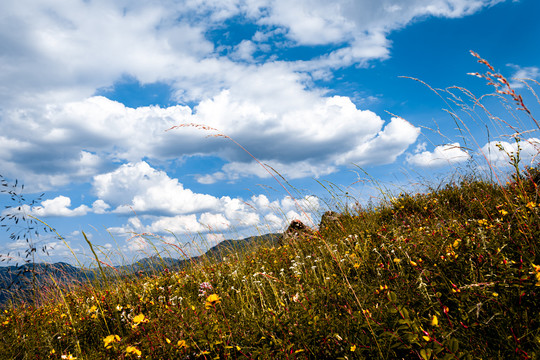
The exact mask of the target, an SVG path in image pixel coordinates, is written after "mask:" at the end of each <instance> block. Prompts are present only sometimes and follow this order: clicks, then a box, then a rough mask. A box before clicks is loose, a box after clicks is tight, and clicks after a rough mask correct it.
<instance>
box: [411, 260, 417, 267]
mask: <svg viewBox="0 0 540 360" xmlns="http://www.w3.org/2000/svg"><path fill="white" fill-rule="evenodd" d="M410 262H411V265H412V266H418V264H417V263H415V262H414V261H412V260H411V261H410Z"/></svg>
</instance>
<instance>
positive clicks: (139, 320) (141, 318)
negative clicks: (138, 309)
mask: <svg viewBox="0 0 540 360" xmlns="http://www.w3.org/2000/svg"><path fill="white" fill-rule="evenodd" d="M133 322H134V323H135V324H138V323H142V322H143V323H146V322H148V319H147V318H146V317H145V316H144V314H139V315H137V316H135V317H134V318H133Z"/></svg>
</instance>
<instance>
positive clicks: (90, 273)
mask: <svg viewBox="0 0 540 360" xmlns="http://www.w3.org/2000/svg"><path fill="white" fill-rule="evenodd" d="M280 236H281V234H280V233H273V234H265V235H258V236H250V237H247V238H244V239H241V240H224V241H222V242H220V243H218V244H217V245H215V246H213V247H212V248H210V249H208V251H206V253H204V254H203V255H200V256H195V257H192V258H190V259H174V258H170V257H160V256H157V255H155V256H151V257H147V258H143V259H141V260H138V261H137V262H135V263H133V264H130V265H122V266H116V267H115V268H109V267H102V270H103V272H104V273H105V274H106V276H109V275H111V276H116V275H118V274H120V276H130V274H135V273H137V274H140V275H150V274H155V273H159V272H161V271H163V270H164V269H170V270H171V271H175V270H180V269H182V268H185V267H186V266H187V265H188V264H189V263H193V262H197V261H201V260H203V259H205V258H207V259H212V260H217V261H221V260H223V258H224V257H225V256H227V255H228V254H231V253H242V252H244V251H246V250H249V249H251V248H253V247H254V246H261V245H267V246H275V245H276V244H277V243H278V239H279V237H280ZM100 271H101V270H100V269H99V268H94V269H81V268H78V267H75V266H72V265H70V264H67V263H64V262H58V263H54V264H44V263H38V264H24V265H21V266H5V267H0V306H1V305H3V304H5V303H6V302H7V301H9V300H10V299H11V298H12V296H15V298H17V299H24V300H31V299H32V297H33V289H34V288H38V289H40V290H41V289H43V288H44V286H55V285H54V283H55V282H56V283H58V284H63V285H66V284H67V285H69V284H77V283H78V284H80V283H84V282H87V281H92V280H99V279H100V278H101V276H100ZM34 284H35V285H34Z"/></svg>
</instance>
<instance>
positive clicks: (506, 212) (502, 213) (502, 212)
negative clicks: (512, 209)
mask: <svg viewBox="0 0 540 360" xmlns="http://www.w3.org/2000/svg"><path fill="white" fill-rule="evenodd" d="M499 212H500V213H501V215H502V216H506V215H508V211H506V210H499Z"/></svg>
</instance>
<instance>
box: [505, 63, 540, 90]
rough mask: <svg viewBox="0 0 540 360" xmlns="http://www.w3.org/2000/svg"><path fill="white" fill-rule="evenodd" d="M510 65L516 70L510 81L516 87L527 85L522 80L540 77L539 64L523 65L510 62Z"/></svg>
mask: <svg viewBox="0 0 540 360" xmlns="http://www.w3.org/2000/svg"><path fill="white" fill-rule="evenodd" d="M508 66H510V67H512V68H513V69H514V70H515V73H514V74H513V75H512V77H511V81H510V86H512V87H513V88H514V89H519V88H522V87H524V86H525V85H524V84H523V82H522V80H526V79H533V80H536V79H539V78H540V68H538V67H537V66H528V67H521V66H518V65H514V64H508Z"/></svg>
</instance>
